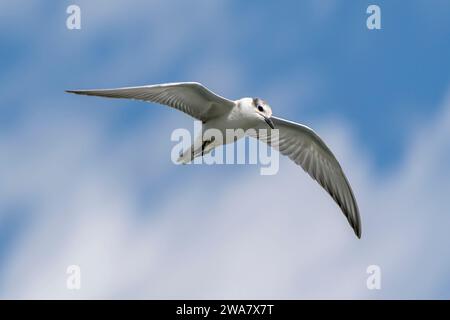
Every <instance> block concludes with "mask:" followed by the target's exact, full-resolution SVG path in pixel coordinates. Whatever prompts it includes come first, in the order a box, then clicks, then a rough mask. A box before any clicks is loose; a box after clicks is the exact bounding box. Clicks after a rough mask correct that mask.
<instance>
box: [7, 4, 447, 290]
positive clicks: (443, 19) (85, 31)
mask: <svg viewBox="0 0 450 320" xmlns="http://www.w3.org/2000/svg"><path fill="white" fill-rule="evenodd" d="M70 4H78V5H79V6H80V8H81V19H82V22H81V27H82V28H81V30H68V29H67V28H66V25H65V22H66V18H67V14H66V7H67V6H68V5H70ZM369 4H377V5H379V6H380V8H381V12H382V29H381V30H375V31H370V30H368V29H367V28H366V19H367V16H368V15H367V14H366V8H367V6H368V5H369ZM0 12H1V13H0V41H1V43H2V44H3V45H2V49H1V50H0V68H1V70H2V73H1V75H0V79H1V82H2V86H1V88H0V91H1V96H2V100H3V103H2V104H1V105H0V150H2V151H3V152H2V157H0V164H1V166H0V167H1V169H0V170H1V171H0V173H1V176H2V177H3V178H2V181H0V296H1V297H4V298H10V297H17V298H25V297H26V298H40V297H50V298H60V297H61V298H80V297H87V298H99V297H100V298H110V297H113V298H117V297H119V298H122V297H125V298H128V297H133V298H136V297H137V298H155V297H167V298H172V297H181V298H183V297H193V298H196V297H200V298H208V297H226V298H234V297H237V298H240V297H242V298H255V297H256V298H258V297H275V298H276V297H280V298H310V297H319V298H320V297H323V298H448V297H449V295H450V290H449V287H448V285H449V282H450V275H449V274H448V272H447V270H448V269H449V267H450V257H448V256H447V254H446V247H445V244H446V243H448V241H449V240H450V239H449V238H448V237H449V236H448V235H447V234H446V232H447V231H446V227H445V226H448V223H450V217H448V214H449V213H450V206H449V205H448V203H447V202H446V193H447V191H448V190H449V187H450V183H449V182H448V178H450V165H449V163H450V162H449V161H448V160H449V159H450V139H449V138H448V137H449V136H450V135H449V132H448V128H449V127H450V91H449V84H450V79H449V71H450V62H449V59H448V57H449V56H450V42H449V41H448V39H449V38H450V24H449V22H448V21H449V20H448V14H449V12H450V4H449V3H448V1H438V0H433V1H419V0H417V1H409V2H407V3H406V2H405V1H399V0H397V1H377V2H372V1H358V2H356V1H354V2H349V1H338V0H328V1H282V2H279V1H273V2H270V1H265V2H261V1H246V2H245V3H244V2H239V1H218V0H217V1H189V2H186V1H122V0H114V1H78V2H71V1H60V2H58V4H51V3H49V2H44V1H32V2H28V3H26V4H25V2H19V1H16V2H12V1H10V2H3V3H2V4H1V5H0ZM175 81H199V82H202V83H203V84H205V85H206V86H208V87H209V88H211V89H212V90H214V91H215V92H217V93H219V94H221V95H224V96H226V97H230V98H233V99H237V98H240V97H243V96H258V97H262V98H264V99H265V100H267V101H268V102H269V103H270V104H271V106H272V109H273V111H274V114H275V115H278V116H281V117H283V118H288V119H292V120H294V121H298V122H302V123H305V124H307V125H309V126H311V127H312V128H314V129H316V130H317V132H318V133H319V134H320V135H321V136H323V138H324V139H325V141H327V143H329V145H330V146H331V148H332V149H333V151H334V152H335V153H336V155H337V157H338V159H339V160H340V161H341V162H342V165H343V168H344V170H345V171H346V172H347V175H348V177H349V179H350V181H351V183H352V185H353V186H354V187H353V188H354V190H355V194H356V196H357V200H358V203H359V205H360V209H361V214H362V221H363V239H362V240H361V241H357V240H356V239H354V237H353V234H352V233H351V231H350V230H349V228H348V226H347V225H346V221H345V219H344V218H343V217H342V215H341V214H340V212H339V210H338V208H337V207H336V206H335V205H334V203H333V202H332V201H331V199H329V198H328V196H327V195H326V194H325V192H323V191H322V190H321V189H320V188H319V187H317V186H316V185H315V183H314V182H312V181H309V177H308V176H307V175H305V174H303V172H302V171H301V169H300V168H298V167H296V166H295V165H293V164H291V163H290V162H289V161H288V160H287V159H284V160H283V161H282V162H281V167H280V173H279V174H278V175H277V176H275V177H262V176H259V174H258V172H259V171H258V169H257V167H256V166H254V165H253V166H251V165H249V166H242V165H241V166H206V165H205V166H182V167H178V166H174V165H173V164H172V162H171V161H170V151H171V148H172V147H173V144H174V143H173V142H172V141H170V134H171V132H172V131H173V130H174V129H176V128H188V129H190V130H192V128H193V124H192V120H191V119H190V118H188V117H186V116H185V115H183V114H181V113H175V112H173V111H172V110H169V109H168V108H163V107H159V106H156V105H148V104H145V103H142V102H135V101H121V100H118V101H117V100H107V99H97V98H88V97H79V96H73V95H68V94H65V93H64V90H65V89H77V88H101V87H118V86H131V85H144V84H152V83H162V82H175ZM287 189H289V190H288V191H287ZM247 193H249V194H252V195H253V194H255V193H256V194H257V195H261V196H262V197H263V195H264V193H269V194H271V204H270V205H267V206H261V205H257V206H256V207H251V206H250V204H247V203H245V204H243V203H242V202H243V201H242V200H240V201H236V199H238V200H239V197H241V196H242V195H243V194H247ZM205 194H206V195H207V196H206V198H205ZM288 196H290V197H288ZM205 199H206V200H205ZM280 248H283V249H280ZM70 264H79V265H80V266H81V268H82V275H83V278H82V279H83V280H82V281H83V289H82V290H80V291H75V292H74V291H69V290H67V289H65V287H64V285H65V277H66V274H65V269H66V267H67V266H68V265H70ZM370 264H377V265H380V267H381V270H382V272H383V288H382V290H380V291H369V290H367V288H366V287H365V279H366V278H367V274H366V272H365V270H366V267H367V266H368V265H370ZM257 276H260V277H262V278H263V279H266V282H265V286H264V287H260V284H258V279H259V278H257ZM411 279H416V280H415V281H412V280H411ZM212 282H214V283H215V285H212V284H211V283H212Z"/></svg>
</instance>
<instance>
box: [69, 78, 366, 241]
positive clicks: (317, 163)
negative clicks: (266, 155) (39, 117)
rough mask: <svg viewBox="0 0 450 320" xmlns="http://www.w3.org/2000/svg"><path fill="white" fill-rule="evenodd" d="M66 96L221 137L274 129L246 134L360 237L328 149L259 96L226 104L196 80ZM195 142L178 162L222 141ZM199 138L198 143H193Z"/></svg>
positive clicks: (352, 204) (353, 206)
mask: <svg viewBox="0 0 450 320" xmlns="http://www.w3.org/2000/svg"><path fill="white" fill-rule="evenodd" d="M66 92H68V93H74V94H80V95H88V96H98V97H108V98H123V99H133V100H142V101H146V102H150V103H158V104H162V105H167V106H169V107H172V108H174V109H177V110H179V111H182V112H184V113H186V114H188V115H189V116H191V117H193V118H194V119H197V120H200V121H201V122H202V123H203V127H202V131H203V132H205V131H206V130H208V129H211V128H214V129H218V130H220V131H221V132H222V133H224V134H226V130H227V129H243V130H242V131H244V132H246V131H250V132H252V131H251V130H248V129H252V128H255V129H256V128H264V127H265V128H266V129H267V130H269V131H272V130H273V131H274V132H275V131H277V132H278V135H277V139H273V136H270V134H266V135H264V134H260V135H258V134H256V135H255V134H248V135H250V136H253V137H254V138H256V139H259V140H260V141H263V142H265V143H267V144H268V145H269V146H271V147H272V148H274V149H276V150H278V151H279V153H281V154H282V155H284V156H287V157H288V158H289V159H291V160H292V161H293V162H295V163H296V164H297V165H299V166H301V167H302V168H303V170H304V171H305V172H307V173H308V174H309V175H310V176H311V178H312V179H314V180H316V181H317V182H318V183H319V184H320V185H321V186H322V187H323V188H324V189H325V190H326V191H327V192H328V194H329V195H330V196H331V197H332V198H333V199H334V201H335V202H336V203H337V205H338V206H339V207H340V209H341V211H342V213H343V214H344V215H345V216H346V218H347V220H348V223H349V224H350V226H351V227H352V228H353V231H354V233H355V235H356V236H357V237H358V238H361V218H360V214H359V209H358V205H357V203H356V199H355V196H354V193H353V190H352V188H351V186H350V183H349V181H348V179H347V177H346V176H345V174H344V171H343V169H342V168H341V165H340V164H339V162H338V160H337V159H336V157H335V156H334V154H333V153H332V151H331V150H330V148H329V147H328V146H327V145H326V144H325V142H324V141H323V140H322V139H321V138H320V137H319V135H318V134H316V133H315V132H314V131H313V130H312V129H311V128H309V127H307V126H306V125H303V124H300V123H296V122H293V121H289V120H285V119H282V118H278V117H275V116H273V115H272V108H271V106H270V105H269V104H268V103H267V102H266V101H264V100H262V99H260V98H249V97H245V98H241V99H238V100H230V99H227V98H224V97H222V96H220V95H218V94H215V93H214V92H212V91H211V90H209V89H208V88H206V87H205V86H204V85H202V84H201V83H198V82H177V83H164V84H156V85H145V86H138V87H123V88H115V89H90V90H66ZM275 129H276V130H275ZM244 136H245V133H244V134H241V135H239V136H237V137H236V138H235V139H234V140H233V141H236V140H237V139H239V138H242V137H244ZM196 139H197V141H196V142H195V143H194V144H193V145H192V146H191V147H190V148H188V149H187V150H185V151H184V152H182V153H181V154H180V157H179V159H178V162H180V163H184V164H185V163H189V162H191V161H192V160H193V159H194V158H196V157H199V156H204V155H205V154H207V153H208V152H211V151H212V150H213V149H214V148H216V147H218V146H219V145H222V144H224V143H225V142H224V141H218V140H219V139H217V140H214V139H211V140H207V141H203V140H202V139H203V136H202V135H200V136H199V137H197V138H196ZM199 139H200V140H201V141H200V142H201V143H198V140H199ZM225 140H226V139H225ZM275 141H276V142H275ZM199 146H200V147H199Z"/></svg>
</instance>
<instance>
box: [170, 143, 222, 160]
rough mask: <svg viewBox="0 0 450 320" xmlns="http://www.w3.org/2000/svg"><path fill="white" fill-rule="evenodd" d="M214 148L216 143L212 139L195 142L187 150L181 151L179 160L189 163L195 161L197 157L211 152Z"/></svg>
mask: <svg viewBox="0 0 450 320" xmlns="http://www.w3.org/2000/svg"><path fill="white" fill-rule="evenodd" d="M212 149H214V145H213V144H212V143H211V141H204V142H202V143H194V144H193V145H191V146H190V147H189V148H187V149H186V150H185V151H183V152H181V153H180V156H179V157H178V159H177V162H178V163H180V164H187V163H189V162H191V161H193V160H194V159H195V158H197V157H202V156H204V155H206V154H208V153H210V152H211V151H212Z"/></svg>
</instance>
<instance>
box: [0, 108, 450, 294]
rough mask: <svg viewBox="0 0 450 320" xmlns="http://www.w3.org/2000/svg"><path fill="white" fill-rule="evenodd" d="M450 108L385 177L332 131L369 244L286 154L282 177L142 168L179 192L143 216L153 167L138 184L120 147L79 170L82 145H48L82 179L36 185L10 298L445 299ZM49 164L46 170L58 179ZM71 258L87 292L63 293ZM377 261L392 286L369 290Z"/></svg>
mask: <svg viewBox="0 0 450 320" xmlns="http://www.w3.org/2000/svg"><path fill="white" fill-rule="evenodd" d="M441 110H442V112H441V114H440V115H439V116H438V117H437V118H436V120H435V121H430V122H429V123H428V124H425V125H424V126H423V127H422V128H417V130H416V132H415V135H412V136H411V138H412V139H413V140H414V141H415V142H414V143H411V144H410V149H409V150H408V152H407V157H406V158H405V161H404V162H403V163H401V164H400V165H399V168H398V170H396V171H395V172H393V173H391V174H389V175H387V176H385V177H376V176H374V175H373V173H372V172H371V165H370V159H369V158H368V156H367V155H364V154H362V153H361V151H360V150H361V147H360V146H358V145H356V144H355V142H354V141H355V140H356V139H354V138H353V137H352V135H351V134H350V133H349V131H347V130H346V129H345V127H346V126H344V125H342V124H339V123H335V124H334V125H330V124H327V125H326V128H325V127H324V126H319V128H324V129H323V130H320V132H321V133H322V135H323V137H324V138H325V139H326V140H327V141H328V142H329V144H330V145H331V147H332V149H333V150H335V151H336V154H337V156H338V158H339V159H340V160H341V161H342V164H343V167H344V168H345V170H346V171H347V173H348V176H349V179H350V181H351V182H352V184H353V186H354V189H355V193H356V195H357V197H358V200H359V204H360V209H361V213H362V218H363V223H364V225H363V239H362V240H357V239H356V238H355V237H354V235H353V233H352V231H351V229H350V227H349V226H348V225H347V222H346V220H345V218H344V217H343V215H342V214H341V213H340V211H339V210H338V208H337V207H336V206H335V205H334V203H333V202H332V200H331V199H330V198H329V197H328V195H327V194H326V193H325V192H324V191H323V190H322V189H321V188H320V187H319V186H318V185H316V183H315V182H313V181H311V180H310V179H309V177H308V176H307V175H306V174H304V173H303V172H302V171H301V170H300V169H299V168H298V167H296V166H295V165H294V164H292V163H291V162H290V161H288V160H287V159H285V160H284V161H282V163H281V170H280V173H279V174H278V175H276V176H272V177H266V176H259V175H258V174H257V172H258V171H257V170H253V169H252V168H251V167H234V168H235V169H233V168H231V167H226V166H215V167H208V166H202V167H198V166H197V167H195V166H182V167H174V168H171V164H170V163H168V164H166V165H164V164H161V163H159V164H158V163H156V162H155V163H152V162H150V163H148V164H145V163H140V164H139V165H140V166H142V167H140V168H139V170H141V169H142V170H143V172H145V170H146V169H145V167H146V166H147V165H148V166H152V165H154V166H155V167H157V168H161V166H162V169H163V170H166V169H165V167H166V166H167V171H164V172H163V173H162V174H161V179H158V183H164V184H166V186H161V187H163V188H165V190H170V198H169V199H165V200H158V199H155V203H152V204H150V205H147V207H146V208H145V209H144V211H146V212H148V215H144V216H142V213H140V211H141V210H142V208H140V207H139V206H138V204H137V202H136V198H135V193H139V190H138V189H139V188H140V187H141V186H142V183H143V182H142V181H145V180H151V179H152V177H153V175H152V174H151V173H149V174H148V175H145V176H143V177H140V179H137V180H136V181H135V183H133V182H131V179H129V177H127V175H129V174H130V170H123V167H122V170H116V169H117V168H120V167H121V166H120V164H119V163H120V162H121V161H126V159H124V157H125V156H124V155H122V156H121V155H120V153H119V154H118V155H117V156H118V157H119V158H118V159H116V160H115V161H113V162H114V163H115V164H110V165H109V166H108V165H106V166H105V162H104V161H105V159H104V158H103V157H99V158H97V157H94V158H93V159H92V160H85V161H81V163H80V162H79V159H77V158H74V159H70V158H67V155H68V149H70V148H56V150H58V151H56V152H55V151H54V150H53V149H50V150H48V151H46V149H45V148H41V147H42V146H41V145H37V146H36V148H38V149H39V150H43V152H45V153H44V157H45V158H43V159H42V161H43V162H45V163H46V164H48V167H50V168H51V167H54V166H55V163H56V162H55V161H58V159H62V158H64V159H65V160H64V161H65V162H66V165H67V166H68V167H69V168H71V169H70V174H67V177H66V178H65V179H64V180H65V183H66V184H65V185H64V183H58V184H57V185H56V187H58V186H61V187H62V190H61V189H60V190H54V189H53V188H54V187H55V186H53V183H54V182H55V181H58V180H55V179H56V178H52V177H49V179H50V180H49V181H48V182H47V184H46V185H44V186H43V187H42V186H41V185H39V184H36V185H35V186H31V188H33V190H32V191H33V192H34V193H35V195H36V197H37V198H38V199H40V200H41V201H40V202H38V203H36V204H35V212H34V215H35V216H36V217H37V218H38V220H37V221H36V222H35V224H34V225H33V230H32V232H31V233H30V234H28V235H27V236H26V237H24V238H23V239H21V243H20V246H19V247H17V250H16V251H15V252H14V253H13V254H12V255H11V256H10V262H9V264H8V268H7V269H6V270H5V273H4V275H3V276H4V279H3V281H5V286H4V288H5V289H4V291H3V293H2V296H3V297H8V298H11V297H18V298H81V297H86V298H108V297H114V298H123V297H125V298H315V297H319V298H372V297H375V298H377V297H378V298H379V297H387V298H421V297H422V298H423V297H431V296H436V295H438V294H439V293H438V292H439V291H438V290H439V285H440V279H441V278H442V277H443V276H445V275H446V274H447V270H448V266H449V264H450V261H449V260H448V258H447V257H445V256H440V255H439V252H442V253H444V252H445V250H446V249H445V248H446V247H445V246H446V243H448V235H446V226H447V225H448V223H449V222H450V221H449V219H450V218H449V217H448V216H447V215H446V212H448V206H447V205H446V204H445V202H443V201H442V199H444V196H445V192H446V190H449V182H448V181H449V180H448V179H439V176H440V175H443V177H448V175H449V172H448V170H447V169H446V168H445V167H442V166H436V165H438V164H439V163H441V161H440V160H439V159H440V158H442V157H444V158H445V157H447V159H448V155H449V151H450V150H449V146H450V144H449V142H450V141H449V138H448V137H449V135H448V134H446V133H448V132H447V131H448V127H449V126H448V124H449V121H450V117H449V110H450V103H449V102H448V101H446V102H445V103H444V107H443V108H442V109H441ZM66 131H67V128H66ZM68 131H69V132H70V129H69V130H68ZM84 134H87V135H89V136H90V137H91V138H90V139H86V140H89V141H99V142H101V141H102V139H101V134H99V133H98V132H95V130H94V131H92V130H85V131H84ZM79 139H80V140H81V141H83V140H84V138H83V136H79ZM143 140H145V134H142V132H140V131H137V132H136V134H135V135H134V136H133V137H132V138H131V139H130V140H129V141H130V142H129V143H131V144H135V143H145V141H143ZM42 141H47V140H46V139H43V140H42ZM133 141H134V142H133ZM165 147H166V146H164V147H158V148H154V149H153V152H154V156H153V157H152V159H154V160H151V161H158V160H157V158H158V157H160V156H161V155H163V154H164V153H165V152H166V153H167V152H169V150H164V148H165ZM92 148H95V146H94V147H91V148H89V149H88V151H89V150H92ZM111 148H113V149H114V148H115V146H111ZM89 153H91V151H89V152H88V154H89ZM106 154H108V152H106ZM102 158H103V159H102ZM71 160H72V161H73V162H72V161H71ZM86 161H88V162H89V165H88V166H87V167H86V163H87V162H86ZM367 162H369V164H367ZM40 167H41V169H42V168H45V167H46V166H40ZM48 167H47V170H46V171H45V172H46V173H51V172H52V171H53V170H50V169H49V168H48ZM19 169H20V165H19V166H18V168H17V169H16V168H14V164H11V165H10V170H12V174H13V175H14V174H17V171H15V170H19ZM234 170H236V171H237V172H238V174H237V173H236V172H233V171H234ZM171 171H176V172H177V173H180V174H182V176H183V177H182V178H181V179H179V178H178V177H177V176H176V175H175V174H173V173H172V172H171ZM182 171H187V172H184V173H182ZM69 179H70V180H69ZM122 181H127V183H125V184H122V183H121V182H122ZM219 181H220V183H219V184H217V183H218V182H219ZM159 188H160V187H159V186H155V187H153V188H152V191H153V192H158V191H157V189H159ZM49 192H50V193H52V192H54V193H52V194H50V195H48V193H49ZM249 199H250V200H249ZM139 215H141V216H140V217H139V218H137V217H138V216H139ZM70 264H78V265H80V266H81V270H82V289H81V290H80V291H69V290H67V289H65V287H64V286H65V268H66V267H67V266H68V265H70ZM370 264H377V265H380V267H381V269H382V273H383V280H382V290H381V291H379V292H373V291H369V290H367V289H366V287H365V281H366V277H367V275H366V273H365V270H366V267H367V266H368V265H370Z"/></svg>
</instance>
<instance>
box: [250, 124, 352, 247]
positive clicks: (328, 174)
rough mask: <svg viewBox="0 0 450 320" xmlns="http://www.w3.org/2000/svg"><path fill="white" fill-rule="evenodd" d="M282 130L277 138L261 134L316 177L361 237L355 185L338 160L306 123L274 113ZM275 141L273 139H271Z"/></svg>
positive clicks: (279, 128)
mask: <svg viewBox="0 0 450 320" xmlns="http://www.w3.org/2000/svg"><path fill="white" fill-rule="evenodd" d="M271 119H272V120H273V123H274V124H275V129H278V130H279V136H277V138H278V141H277V140H276V139H274V137H275V135H273V136H272V137H269V138H268V137H267V135H265V136H263V135H259V136H258V138H259V139H260V140H262V141H264V142H266V143H268V144H269V145H271V146H272V147H273V148H275V149H277V150H279V152H280V153H281V154H283V155H285V156H288V157H289V158H290V159H291V160H292V161H294V162H295V163H296V164H298V165H300V166H301V167H302V168H303V170H305V171H306V172H307V173H308V174H309V175H310V176H311V177H312V178H313V179H314V180H316V181H317V182H319V184H320V185H321V186H322V187H323V188H324V189H325V190H326V191H327V192H328V193H329V194H330V195H331V196H332V197H333V199H334V201H336V203H337V204H338V205H339V207H340V208H341V209H342V212H343V213H344V215H345V216H346V217H347V220H348V222H349V223H350V225H351V226H352V228H353V230H354V232H355V234H356V236H357V237H358V238H360V237H361V219H360V216H359V210H358V205H357V204H356V200H355V196H354V195H353V191H352V188H351V187H350V184H349V182H348V180H347V178H346V176H345V174H344V172H343V171H342V168H341V166H340V164H339V162H338V161H337V160H336V158H335V156H334V155H333V153H332V152H331V150H330V149H329V148H328V147H327V145H326V144H325V143H324V142H323V141H322V139H321V138H320V137H319V136H318V135H317V134H316V133H315V132H314V131H313V130H312V129H310V128H308V127H307V126H304V125H301V124H298V123H295V122H291V121H287V120H284V119H280V118H276V117H272V118H271ZM272 141H273V142H272Z"/></svg>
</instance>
